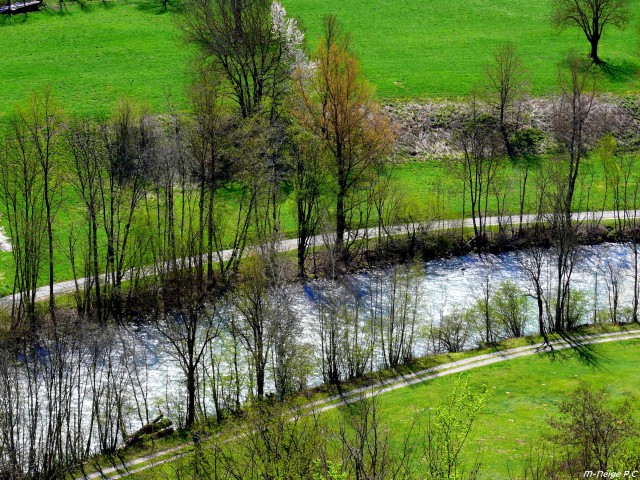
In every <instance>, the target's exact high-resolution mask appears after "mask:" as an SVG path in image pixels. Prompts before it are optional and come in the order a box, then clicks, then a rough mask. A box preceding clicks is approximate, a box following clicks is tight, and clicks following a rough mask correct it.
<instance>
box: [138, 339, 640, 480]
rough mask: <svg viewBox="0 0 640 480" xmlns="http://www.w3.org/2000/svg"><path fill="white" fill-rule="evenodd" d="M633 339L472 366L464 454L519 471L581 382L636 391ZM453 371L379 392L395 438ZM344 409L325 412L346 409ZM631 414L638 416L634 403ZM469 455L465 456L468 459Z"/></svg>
mask: <svg viewBox="0 0 640 480" xmlns="http://www.w3.org/2000/svg"><path fill="white" fill-rule="evenodd" d="M639 347H640V341H639V340H628V341H624V342H612V343H605V344H600V345H593V346H592V347H591V349H590V356H589V358H588V360H587V359H586V358H584V357H581V356H579V355H578V354H577V353H576V351H574V350H563V351H559V352H556V354H555V355H551V354H540V355H536V356H530V357H525V358H520V359H516V360H510V361H507V362H502V363H497V364H494V365H489V366H485V367H481V368H477V369H473V370H471V371H469V372H468V373H465V374H464V376H467V377H468V379H469V385H470V386H471V388H472V389H473V390H475V391H480V390H481V389H483V388H485V387H486V388H487V390H488V396H487V405H486V406H485V408H484V410H483V412H482V414H481V416H480V417H479V419H478V421H477V423H476V426H475V427H474V431H473V433H472V435H471V436H470V439H469V441H468V442H469V443H468V447H469V448H467V452H468V455H470V456H472V457H475V454H476V451H477V449H478V448H479V449H480V452H481V462H482V470H481V478H483V479H495V478H509V475H508V470H507V466H509V468H511V471H512V472H513V473H514V474H516V475H517V476H521V472H520V469H521V466H522V463H521V462H522V459H523V457H524V455H525V454H526V453H527V452H528V450H529V448H530V447H531V446H535V445H538V444H539V443H540V441H541V438H542V437H543V436H544V435H545V434H547V433H548V432H549V428H548V426H547V419H548V418H549V417H550V416H553V415H557V414H558V405H559V403H560V402H561V401H562V399H563V398H565V397H566V396H567V395H568V394H569V393H571V392H572V391H573V390H575V388H576V387H577V386H578V383H579V381H580V380H583V381H585V382H588V383H589V384H590V385H592V386H593V387H594V388H603V387H605V388H606V389H607V390H608V391H609V392H610V393H611V394H612V398H613V401H614V402H620V401H622V400H623V399H624V398H626V397H627V396H629V395H633V396H636V397H638V395H640V384H638V382H637V378H638V376H639V375H640V361H639V360H640V348H639ZM457 378H458V376H457V375H450V376H446V377H442V378H438V379H434V380H429V381H427V382H424V383H420V384H417V385H413V386H410V387H406V388H402V389H398V390H395V391H393V392H389V393H386V394H383V395H381V396H380V397H379V400H380V407H381V414H382V418H383V420H382V421H383V423H384V424H386V425H388V427H389V428H390V430H391V432H393V435H394V436H395V438H396V440H399V437H401V436H402V435H403V434H404V432H405V431H406V430H407V428H408V426H409V425H410V424H411V422H412V420H413V418H414V416H415V415H416V414H421V412H423V413H422V415H424V412H425V411H427V410H428V409H429V408H433V407H435V406H438V405H441V404H442V403H443V400H444V399H445V398H447V397H448V396H449V395H450V393H451V390H452V388H453V385H454V384H455V382H456V380H457ZM349 412H350V409H349V408H348V407H341V408H340V409H339V410H332V411H330V412H328V413H327V415H330V417H331V418H335V417H336V416H338V415H349ZM634 415H635V416H636V418H639V419H640V409H637V408H636V409H635V411H634ZM471 460H472V459H471ZM172 471H173V469H172V468H171V466H170V465H163V466H162V467H157V468H155V469H150V470H148V471H146V472H144V473H141V474H138V475H134V476H131V477H129V478H133V479H152V478H167V477H165V476H164V475H169V477H168V478H171V473H172Z"/></svg>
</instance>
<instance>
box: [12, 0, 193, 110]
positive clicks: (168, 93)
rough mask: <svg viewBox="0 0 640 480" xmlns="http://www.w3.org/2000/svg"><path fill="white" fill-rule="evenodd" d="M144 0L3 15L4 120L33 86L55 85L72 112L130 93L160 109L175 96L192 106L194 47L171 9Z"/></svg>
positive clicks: (108, 105)
mask: <svg viewBox="0 0 640 480" xmlns="http://www.w3.org/2000/svg"><path fill="white" fill-rule="evenodd" d="M146 7H147V5H146V4H144V3H142V2H140V1H137V2H90V3H88V5H87V6H86V7H85V8H83V9H80V7H79V6H78V5H77V4H75V3H72V2H69V4H68V11H67V13H65V14H64V15H60V14H59V13H57V12H53V11H44V12H40V13H34V14H28V16H27V17H25V16H18V17H15V18H13V19H8V18H7V17H5V16H3V18H0V38H2V43H3V46H4V48H3V54H2V56H0V83H1V84H2V85H3V89H2V97H0V122H1V121H2V119H3V117H6V116H7V114H8V113H9V112H11V111H12V110H13V108H14V106H15V104H16V103H18V102H24V101H25V99H26V98H27V97H28V95H29V92H31V91H32V90H41V89H42V88H43V87H44V86H50V87H51V90H52V93H53V95H54V96H55V97H56V98H57V99H58V100H59V101H60V102H61V103H62V105H63V107H64V108H65V109H66V110H67V111H68V112H69V113H72V114H78V115H90V116H93V117H102V116H105V115H108V114H109V113H110V112H111V111H112V110H113V109H114V107H115V105H116V103H117V100H118V99H119V98H122V97H129V98H131V99H132V100H133V101H134V102H140V103H143V104H146V105H148V106H149V107H150V108H151V109H152V110H153V111H155V112H161V111H167V108H168V103H169V98H171V102H173V103H174V104H175V105H176V106H177V107H178V108H186V99H185V84H186V79H187V76H188V69H187V67H188V59H189V56H190V53H189V49H188V48H187V47H186V46H185V45H184V44H183V43H181V41H180V39H179V32H178V29H177V28H176V25H175V16H174V15H173V14H171V13H164V14H158V13H157V9H155V10H154V9H149V8H146Z"/></svg>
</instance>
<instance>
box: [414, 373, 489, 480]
mask: <svg viewBox="0 0 640 480" xmlns="http://www.w3.org/2000/svg"><path fill="white" fill-rule="evenodd" d="M486 397H487V393H486V388H485V389H484V391H482V392H481V393H474V392H473V391H472V390H471V388H470V387H469V380H468V379H464V380H463V379H462V377H461V376H460V377H458V379H457V380H456V383H455V385H454V387H453V391H452V392H451V396H450V397H449V398H448V399H447V400H446V402H445V404H444V405H442V406H439V407H436V408H435V409H434V411H433V413H431V412H430V413H429V418H428V422H427V426H426V431H425V433H424V440H423V448H422V454H423V460H424V463H425V468H424V471H423V474H424V478H427V479H433V480H435V479H447V480H454V479H463V478H464V479H469V480H472V479H475V478H477V477H478V471H479V468H480V465H479V463H478V461H477V459H476V462H475V464H474V465H473V466H472V468H471V469H470V470H469V471H465V468H464V464H463V463H462V458H461V457H462V456H463V455H464V450H465V445H466V444H467V441H468V440H469V436H470V435H471V432H472V430H473V425H474V424H475V422H476V420H477V419H478V415H480V412H481V411H482V409H483V408H484V406H485V404H486Z"/></svg>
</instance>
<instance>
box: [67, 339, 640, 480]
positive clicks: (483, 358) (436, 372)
mask: <svg viewBox="0 0 640 480" xmlns="http://www.w3.org/2000/svg"><path fill="white" fill-rule="evenodd" d="M637 338H640V330H630V331H626V332H614V333H603V334H599V335H590V336H585V337H581V338H576V339H574V340H571V339H567V340H556V341H553V342H551V343H550V344H549V345H541V344H536V345H527V346H525V347H518V348H512V349H508V350H503V351H500V352H492V353H487V354H483V355H478V356H475V357H470V358H466V359H463V360H458V361H455V362H450V363H446V364H443V365H438V366H437V367H432V368H427V369H424V370H420V371H417V372H414V373H411V374H409V375H404V376H401V377H396V378H393V379H388V380H386V381H383V382H380V383H378V384H376V385H373V386H368V387H363V388H359V389H356V390H352V391H351V392H349V393H346V394H345V395H342V396H340V395H336V396H332V397H329V398H326V399H323V400H318V401H316V402H313V403H311V404H309V405H308V406H307V407H306V408H307V409H309V411H314V412H316V413H320V412H325V411H327V410H331V409H334V408H337V407H340V406H342V405H345V404H348V403H351V402H354V401H358V400H359V399H361V398H369V397H371V396H374V395H379V394H382V393H386V392H391V391H393V390H398V389H400V388H405V387H408V386H410V385H415V384H418V383H421V382H425V381H427V380H432V379H434V378H439V377H444V376H447V375H452V374H455V373H460V372H466V371H469V370H472V369H475V368H480V367H484V366H486V365H491V364H494V363H499V362H504V361H506V360H512V359H515V358H520V357H525V356H530V355H534V354H536V353H544V352H550V351H555V350H562V349H566V348H576V347H580V346H586V345H594V344H598V343H607V342H618V341H623V340H631V339H637ZM189 450H190V446H189V445H188V446H180V447H174V448H170V449H166V450H162V451H160V452H157V453H154V454H152V455H147V456H144V457H140V458H136V459H134V460H130V461H128V462H125V463H124V464H122V465H120V466H118V467H110V468H105V469H103V470H102V472H101V473H93V474H89V475H86V476H82V477H78V478H77V479H76V480H83V479H84V480H94V479H100V478H108V479H110V480H115V479H120V478H127V477H130V476H131V475H135V474H137V473H140V472H143V471H145V470H148V469H150V468H153V467H157V466H159V465H162V464H165V463H168V462H172V461H174V460H177V459H179V458H181V457H183V456H185V455H188V454H189ZM161 457H162V458H161ZM156 459H158V460H156ZM154 460H156V461H154Z"/></svg>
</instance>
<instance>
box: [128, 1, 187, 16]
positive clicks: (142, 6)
mask: <svg viewBox="0 0 640 480" xmlns="http://www.w3.org/2000/svg"><path fill="white" fill-rule="evenodd" d="M136 6H137V8H138V10H140V11H142V12H145V13H155V14H156V15H163V14H165V13H182V12H184V2H183V1H182V0H141V1H140V2H136Z"/></svg>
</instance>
